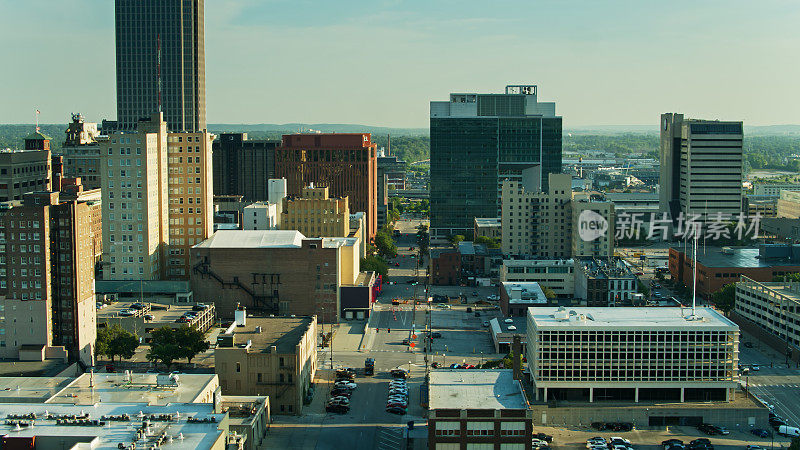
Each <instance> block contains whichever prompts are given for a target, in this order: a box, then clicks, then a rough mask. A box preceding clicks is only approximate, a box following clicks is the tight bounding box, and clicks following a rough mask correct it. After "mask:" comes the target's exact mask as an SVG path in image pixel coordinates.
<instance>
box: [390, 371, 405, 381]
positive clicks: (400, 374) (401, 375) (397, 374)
mask: <svg viewBox="0 0 800 450" xmlns="http://www.w3.org/2000/svg"><path fill="white" fill-rule="evenodd" d="M389 373H390V374H391V375H392V378H400V379H403V380H405V379H406V377H408V372H406V371H405V370H403V369H392V371H391V372H389Z"/></svg>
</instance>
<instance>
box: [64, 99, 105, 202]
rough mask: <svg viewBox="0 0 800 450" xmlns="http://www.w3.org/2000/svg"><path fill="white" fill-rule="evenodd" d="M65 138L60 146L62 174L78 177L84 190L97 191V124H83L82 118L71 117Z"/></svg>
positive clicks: (98, 161)
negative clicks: (62, 160) (62, 164)
mask: <svg viewBox="0 0 800 450" xmlns="http://www.w3.org/2000/svg"><path fill="white" fill-rule="evenodd" d="M65 134H66V138H65V139H64V144H63V145H62V146H61V155H63V156H64V174H65V175H66V176H68V177H80V179H81V183H82V184H83V185H84V186H85V188H86V189H97V188H99V187H100V185H101V176H100V145H99V144H98V142H97V138H98V136H99V135H100V133H99V131H98V130H97V124H96V123H92V122H85V121H84V118H83V116H82V115H81V114H80V113H78V114H73V115H72V121H71V122H70V123H69V125H67V131H66V133H65Z"/></svg>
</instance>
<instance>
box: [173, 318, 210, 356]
mask: <svg viewBox="0 0 800 450" xmlns="http://www.w3.org/2000/svg"><path fill="white" fill-rule="evenodd" d="M174 333H175V335H176V336H175V340H176V342H177V343H178V345H179V346H180V348H181V349H182V351H183V357H184V358H186V360H187V361H189V363H191V362H192V359H193V358H194V357H195V356H197V354H198V353H202V352H204V351H206V350H208V347H209V343H208V341H207V340H206V334H205V333H203V332H202V331H200V330H198V329H197V328H194V327H189V326H183V327H180V328H177V329H175V331H174Z"/></svg>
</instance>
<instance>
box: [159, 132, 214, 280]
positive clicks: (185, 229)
mask: <svg viewBox="0 0 800 450" xmlns="http://www.w3.org/2000/svg"><path fill="white" fill-rule="evenodd" d="M213 141H214V135H212V134H210V133H208V132H202V131H201V132H193V133H168V134H167V148H168V154H167V167H168V169H167V171H168V180H169V181H168V184H169V257H168V259H167V268H166V273H165V275H166V278H168V279H173V280H188V279H189V274H190V272H191V267H190V265H189V249H190V248H192V246H193V245H195V244H199V243H200V242H203V241H204V240H206V239H207V238H208V237H209V236H211V234H212V233H213V232H214V192H213V186H214V185H213V180H212V168H211V145H212V144H211V143H212V142H213Z"/></svg>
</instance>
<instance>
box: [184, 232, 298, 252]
mask: <svg viewBox="0 0 800 450" xmlns="http://www.w3.org/2000/svg"><path fill="white" fill-rule="evenodd" d="M303 239H305V236H303V234H302V233H300V232H299V231H296V230H217V231H216V232H215V233H214V234H213V235H211V237H210V238H208V239H206V240H205V241H203V242H201V243H199V244H197V245H195V248H300V247H302V246H303Z"/></svg>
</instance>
